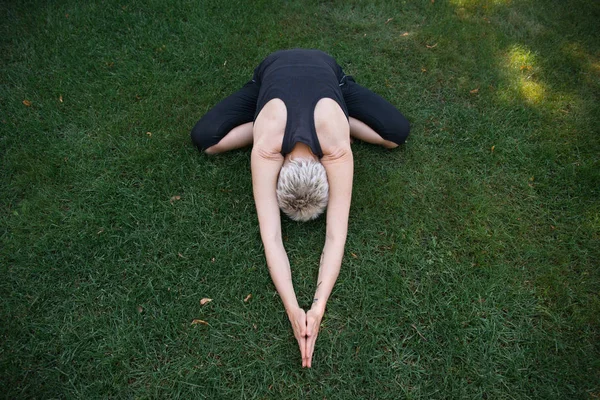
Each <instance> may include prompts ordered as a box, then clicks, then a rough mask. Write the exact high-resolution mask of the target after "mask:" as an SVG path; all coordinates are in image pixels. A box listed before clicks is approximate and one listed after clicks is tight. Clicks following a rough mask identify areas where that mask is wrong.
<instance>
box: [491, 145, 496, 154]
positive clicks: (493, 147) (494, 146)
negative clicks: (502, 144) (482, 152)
mask: <svg viewBox="0 0 600 400" xmlns="http://www.w3.org/2000/svg"><path fill="white" fill-rule="evenodd" d="M495 148H496V145H493V146H492V153H493V152H494V149H495Z"/></svg>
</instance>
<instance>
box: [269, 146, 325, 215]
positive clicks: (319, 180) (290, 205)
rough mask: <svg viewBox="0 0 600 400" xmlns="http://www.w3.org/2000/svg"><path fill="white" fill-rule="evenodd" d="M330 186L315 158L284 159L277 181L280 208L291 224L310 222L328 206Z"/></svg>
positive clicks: (322, 168) (323, 170) (323, 168)
mask: <svg viewBox="0 0 600 400" xmlns="http://www.w3.org/2000/svg"><path fill="white" fill-rule="evenodd" d="M328 200H329V183H328V182H327V173H326V172H325V167H323V164H321V163H320V162H319V161H318V160H317V159H316V157H307V158H297V159H292V158H291V157H286V160H285V162H284V164H283V166H282V167H281V170H280V171H279V179H278V180H277V202H278V203H279V208H281V210H282V211H283V212H284V213H285V214H286V215H287V216H288V217H290V218H291V219H293V220H294V221H310V220H311V219H315V218H317V217H318V216H319V215H321V213H322V212H323V211H324V210H325V208H326V207H327V201H328Z"/></svg>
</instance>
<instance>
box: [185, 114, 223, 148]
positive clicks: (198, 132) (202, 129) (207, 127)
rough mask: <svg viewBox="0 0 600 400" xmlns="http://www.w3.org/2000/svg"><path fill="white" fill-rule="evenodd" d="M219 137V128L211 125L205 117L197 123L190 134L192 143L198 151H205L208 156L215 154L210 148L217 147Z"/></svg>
mask: <svg viewBox="0 0 600 400" xmlns="http://www.w3.org/2000/svg"><path fill="white" fill-rule="evenodd" d="M218 136H219V135H218V131H217V127H215V126H214V124H210V123H209V121H207V120H206V118H204V117H202V119H200V121H198V122H197V123H196V125H195V126H194V127H193V128H192V131H191V132H190V137H191V139H192V143H193V144H194V145H195V146H196V147H197V148H198V150H200V151H204V152H206V153H207V154H213V153H212V152H210V148H212V147H214V145H216V143H217V142H218ZM215 140H216V141H215Z"/></svg>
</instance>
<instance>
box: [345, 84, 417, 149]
mask: <svg viewBox="0 0 600 400" xmlns="http://www.w3.org/2000/svg"><path fill="white" fill-rule="evenodd" d="M342 93H343V95H344V101H345V102H346V106H347V107H348V114H349V115H350V117H352V118H350V133H351V134H352V136H353V137H356V138H357V139H360V140H364V141H366V142H369V143H376V144H381V145H383V146H385V147H390V148H391V147H396V146H394V144H395V145H399V144H402V143H404V142H405V141H406V138H407V137H408V134H409V132H410V124H409V123H408V120H407V119H406V118H405V117H404V115H402V113H400V111H398V109H397V108H396V107H394V106H393V105H392V104H391V103H390V102H388V101H387V100H385V99H384V98H383V97H381V96H379V95H378V94H376V93H374V92H372V91H370V90H369V89H367V88H365V87H362V86H360V85H359V84H357V83H356V82H354V79H352V78H348V79H347V80H346V82H345V84H344V85H342ZM352 119H355V120H358V121H354V122H353V121H352ZM357 122H362V124H359V123H357ZM369 128H370V129H369ZM373 133H376V134H377V135H379V136H380V137H381V138H382V139H383V142H382V141H378V140H377V138H376V137H375V136H373Z"/></svg>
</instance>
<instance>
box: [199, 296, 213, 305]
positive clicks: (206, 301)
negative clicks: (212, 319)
mask: <svg viewBox="0 0 600 400" xmlns="http://www.w3.org/2000/svg"><path fill="white" fill-rule="evenodd" d="M211 301H212V299H209V298H207V297H205V298H203V299H202V300H200V305H201V306H203V305H205V304H206V303H210V302H211Z"/></svg>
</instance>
